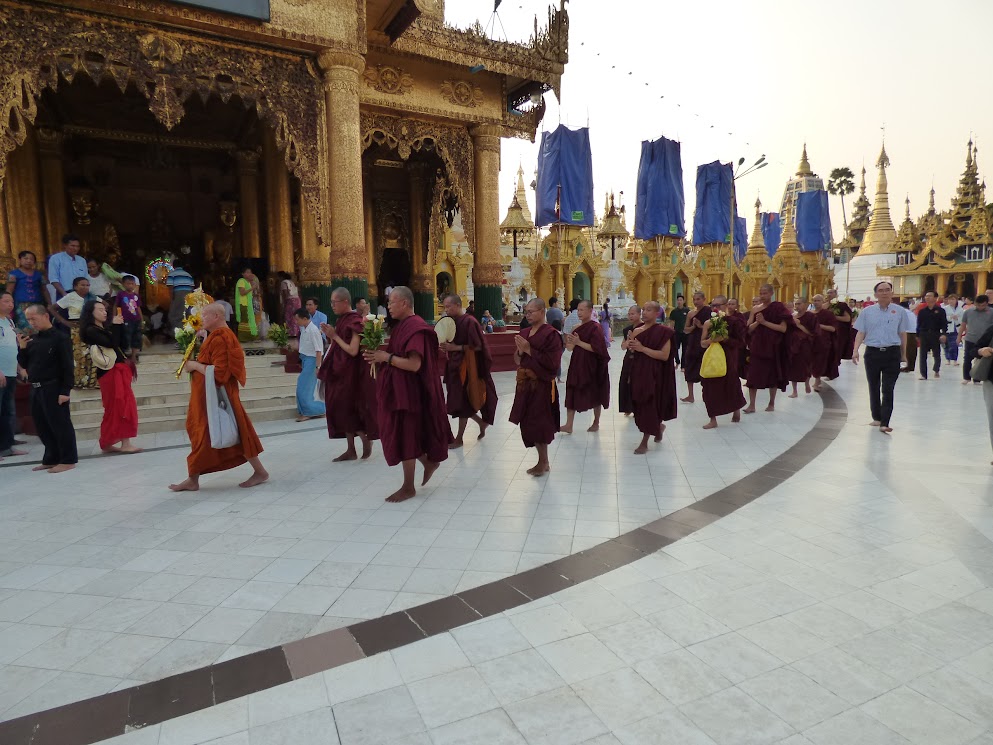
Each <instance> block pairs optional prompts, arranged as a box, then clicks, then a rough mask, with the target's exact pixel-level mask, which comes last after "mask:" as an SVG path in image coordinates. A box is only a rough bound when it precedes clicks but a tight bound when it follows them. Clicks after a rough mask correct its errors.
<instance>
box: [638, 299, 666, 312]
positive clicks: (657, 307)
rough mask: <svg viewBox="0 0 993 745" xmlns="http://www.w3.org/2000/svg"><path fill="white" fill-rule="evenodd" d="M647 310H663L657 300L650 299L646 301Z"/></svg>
mask: <svg viewBox="0 0 993 745" xmlns="http://www.w3.org/2000/svg"><path fill="white" fill-rule="evenodd" d="M635 307H637V306H635ZM645 310H654V311H655V312H656V313H658V312H660V311H661V310H662V305H661V304H660V303H658V302H657V301H655V300H649V301H648V302H647V303H645Z"/></svg>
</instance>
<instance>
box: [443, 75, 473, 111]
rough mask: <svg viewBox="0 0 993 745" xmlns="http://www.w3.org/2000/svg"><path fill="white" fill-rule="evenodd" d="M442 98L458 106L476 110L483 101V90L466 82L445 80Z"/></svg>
mask: <svg viewBox="0 0 993 745" xmlns="http://www.w3.org/2000/svg"><path fill="white" fill-rule="evenodd" d="M441 96H442V98H444V99H445V100H446V101H448V102H449V103H452V104H455V105H456V106H464V107H465V108H467V109H474V108H476V106H478V105H479V104H480V103H481V102H482V100H483V89H482V88H480V87H479V86H478V85H473V84H472V83H467V82H466V81H464V80H451V79H450V80H443V81H442V83H441Z"/></svg>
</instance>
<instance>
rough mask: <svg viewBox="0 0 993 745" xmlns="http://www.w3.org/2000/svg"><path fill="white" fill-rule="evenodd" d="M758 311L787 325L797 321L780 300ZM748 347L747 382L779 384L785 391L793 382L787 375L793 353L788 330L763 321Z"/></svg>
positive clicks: (752, 385)
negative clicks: (769, 325) (790, 352)
mask: <svg viewBox="0 0 993 745" xmlns="http://www.w3.org/2000/svg"><path fill="white" fill-rule="evenodd" d="M757 312H760V313H762V317H763V318H764V319H765V320H766V321H767V322H768V323H782V322H785V323H786V327H787V329H788V328H789V325H790V324H791V323H792V322H793V314H792V313H790V311H789V310H788V309H787V308H786V306H785V305H783V304H782V303H781V302H779V301H778V300H773V301H772V302H771V303H769V304H768V305H767V306H765V307H764V308H763V309H762V310H761V311H757ZM753 318H754V316H753ZM748 350H749V355H748V378H747V379H746V385H747V386H748V387H749V388H779V389H780V390H782V391H785V390H786V385H787V383H788V382H789V381H788V379H787V375H786V368H787V360H788V356H789V350H788V348H787V346H786V334H781V333H779V332H778V331H773V330H772V329H770V328H766V327H765V326H762V325H761V324H760V325H758V326H756V327H755V329H753V330H752V333H751V337H750V338H749V341H748Z"/></svg>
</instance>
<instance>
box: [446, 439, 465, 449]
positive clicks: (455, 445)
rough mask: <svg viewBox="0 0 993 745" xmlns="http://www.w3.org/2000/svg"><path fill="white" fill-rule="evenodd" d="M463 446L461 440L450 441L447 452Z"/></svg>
mask: <svg viewBox="0 0 993 745" xmlns="http://www.w3.org/2000/svg"><path fill="white" fill-rule="evenodd" d="M464 444H465V443H463V442H462V440H452V441H451V442H450V443H448V449H449V450H458V449H459V448H460V447H462V446H463V445H464Z"/></svg>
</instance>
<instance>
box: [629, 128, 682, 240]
mask: <svg viewBox="0 0 993 745" xmlns="http://www.w3.org/2000/svg"><path fill="white" fill-rule="evenodd" d="M685 211H686V198H685V196H684V194H683V162H682V156H681V155H680V144H679V143H678V142H675V141H673V140H668V139H666V138H665V137H660V138H659V139H657V140H654V141H652V142H649V141H648V140H645V141H644V142H642V143H641V163H640V164H639V165H638V192H637V197H636V202H635V212H634V237H635V238H638V239H639V240H648V239H650V238H654V237H655V236H658V235H671V236H675V237H678V238H682V237H683V236H685V235H686V224H685V222H684V218H683V214H684V213H685Z"/></svg>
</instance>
